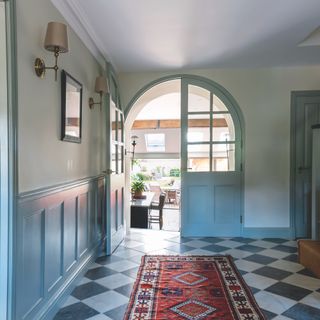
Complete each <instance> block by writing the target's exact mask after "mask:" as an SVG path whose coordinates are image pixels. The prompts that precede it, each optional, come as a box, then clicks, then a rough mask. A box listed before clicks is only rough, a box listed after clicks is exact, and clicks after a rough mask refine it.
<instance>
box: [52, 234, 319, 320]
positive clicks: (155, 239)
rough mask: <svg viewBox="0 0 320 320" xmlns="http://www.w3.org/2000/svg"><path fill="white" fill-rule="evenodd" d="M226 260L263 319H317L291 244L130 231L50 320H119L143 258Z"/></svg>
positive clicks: (310, 288) (314, 287)
mask: <svg viewBox="0 0 320 320" xmlns="http://www.w3.org/2000/svg"><path fill="white" fill-rule="evenodd" d="M146 253H147V254H184V255H188V254H195V255H197V254H198V255H213V254H230V255H231V256H233V257H234V260H235V264H236V265H237V267H238V269H239V271H240V272H241V274H242V275H243V278H244V280H245V281H246V283H247V284H248V285H249V286H250V288H251V290H252V292H253V293H254V296H255V298H256V300H257V302H258V304H259V305H260V307H261V308H262V310H263V311H264V313H265V315H266V317H267V319H273V320H285V319H295V320H316V319H320V279H317V278H316V277H314V276H313V275H312V274H311V273H310V272H309V271H308V270H306V269H305V268H304V267H303V266H302V265H300V264H299V263H298V262H297V247H296V241H291V240H290V241H288V240H285V239H260V240H255V239H248V238H240V237H238V238H180V237H179V234H178V233H174V232H165V231H154V230H137V229H136V230H135V229H133V230H132V231H131V232H130V234H129V235H128V236H127V237H126V239H125V240H124V241H123V243H122V244H121V245H120V246H119V247H118V249H117V250H116V251H115V253H114V254H113V255H112V256H109V257H107V256H101V257H99V258H98V259H97V260H96V261H95V263H93V264H92V265H91V266H90V269H89V270H88V272H87V273H86V274H85V276H84V277H83V279H81V281H80V282H79V284H78V286H77V287H76V288H75V289H74V291H73V292H72V294H71V295H70V297H69V298H68V299H67V301H66V302H65V304H64V306H63V307H62V308H61V309H60V311H59V312H58V313H57V314H56V316H55V318H54V320H62V319H64V320H66V319H68V320H72V319H75V320H82V319H83V320H84V319H90V320H108V319H113V320H120V319H123V315H124V312H125V310H126V306H127V303H128V300H129V296H130V292H131V289H132V287H133V283H134V281H135V279H136V274H137V271H138V267H139V264H140V259H141V257H142V256H143V255H144V254H146Z"/></svg>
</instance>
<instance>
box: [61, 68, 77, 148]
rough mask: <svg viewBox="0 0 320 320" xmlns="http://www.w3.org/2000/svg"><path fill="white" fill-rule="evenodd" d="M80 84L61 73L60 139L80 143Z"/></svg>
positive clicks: (68, 75) (66, 74) (64, 72)
mask: <svg viewBox="0 0 320 320" xmlns="http://www.w3.org/2000/svg"><path fill="white" fill-rule="evenodd" d="M81 126H82V84H81V83H80V82H79V81H77V80H76V79H75V78H73V77H72V76H71V75H70V74H68V73H67V72H66V71H64V70H62V73H61V140H63V141H69V142H76V143H81Z"/></svg>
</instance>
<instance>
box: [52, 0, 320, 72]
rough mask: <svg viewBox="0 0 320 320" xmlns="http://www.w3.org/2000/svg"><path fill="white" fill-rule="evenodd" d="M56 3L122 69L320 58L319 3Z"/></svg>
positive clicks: (241, 64) (249, 0) (142, 0)
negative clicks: (316, 34) (313, 39)
mask: <svg viewBox="0 0 320 320" xmlns="http://www.w3.org/2000/svg"><path fill="white" fill-rule="evenodd" d="M51 1H52V2H53V3H54V4H55V5H56V6H57V8H58V9H59V10H60V11H61V12H62V14H63V15H64V16H65V17H66V18H67V21H68V22H69V24H70V25H71V26H72V27H73V28H74V29H76V32H77V33H78V34H79V35H80V37H81V38H82V39H83V40H84V41H85V43H87V45H88V47H89V48H91V49H92V50H91V51H95V50H94V48H93V47H94V46H95V47H96V48H95V49H96V51H100V53H101V54H102V55H103V56H104V57H105V58H106V59H107V60H108V61H111V62H112V64H113V65H114V66H115V68H116V69H117V70H118V71H122V72H131V71H151V70H173V69H175V70H178V69H182V68H183V69H191V68H209V67H228V68H229V67H270V66H292V65H305V64H319V63H320V46H314V44H315V43H312V46H298V45H299V43H300V42H302V41H303V40H304V39H305V38H306V37H307V36H308V35H309V34H310V33H311V32H312V31H314V30H315V29H316V28H318V27H319V25H320V19H319V17H320V15H319V13H320V0H90V1H88V0H68V1H65V0H51ZM79 25H82V31H81V30H80V29H81V28H80V27H79ZM316 44H318V45H319V44H320V43H316ZM71 50H72V48H71Z"/></svg>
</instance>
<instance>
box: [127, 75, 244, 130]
mask: <svg viewBox="0 0 320 320" xmlns="http://www.w3.org/2000/svg"><path fill="white" fill-rule="evenodd" d="M183 79H190V80H194V81H200V82H202V83H205V84H207V85H209V86H210V87H212V88H214V89H215V91H216V93H217V95H218V97H219V98H221V97H222V98H224V100H225V99H226V100H228V101H229V105H231V106H232V108H233V110H234V112H235V113H236V114H237V116H238V119H239V122H240V126H241V131H242V130H243V129H244V118H243V115H242V111H241V109H240V107H239V105H238V103H237V101H236V100H235V99H234V98H233V96H232V95H231V94H230V93H229V91H228V90H227V89H225V88H224V87H223V86H221V85H220V84H219V83H217V82H215V81H213V80H211V79H208V78H206V77H203V76H199V75H192V74H174V75H169V76H165V77H161V78H159V79H156V80H153V81H151V82H149V83H148V84H146V85H145V86H144V87H142V88H141V89H140V90H139V91H138V92H137V93H136V94H135V95H134V97H133V98H132V99H131V100H130V102H129V103H128V105H127V107H126V109H125V112H124V115H125V120H126V122H127V121H128V122H132V123H133V120H134V119H135V118H136V116H137V115H138V113H139V112H140V111H141V110H142V108H143V107H144V106H145V104H146V103H147V102H149V101H151V100H153V99H156V98H157V97H160V96H162V95H164V94H170V93H174V92H180V89H181V88H180V81H181V80H183ZM133 107H134V108H133ZM132 123H131V124H132Z"/></svg>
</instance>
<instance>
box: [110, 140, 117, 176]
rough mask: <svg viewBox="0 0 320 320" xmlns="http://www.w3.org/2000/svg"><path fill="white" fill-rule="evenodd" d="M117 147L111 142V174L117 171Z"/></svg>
mask: <svg viewBox="0 0 320 320" xmlns="http://www.w3.org/2000/svg"><path fill="white" fill-rule="evenodd" d="M117 149H118V146H117V145H115V144H114V143H112V144H111V170H112V174H114V173H116V172H117Z"/></svg>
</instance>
